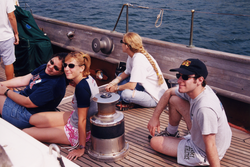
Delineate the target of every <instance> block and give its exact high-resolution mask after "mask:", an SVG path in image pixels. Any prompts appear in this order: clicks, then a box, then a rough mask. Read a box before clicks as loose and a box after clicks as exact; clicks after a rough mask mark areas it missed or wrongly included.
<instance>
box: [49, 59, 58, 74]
mask: <svg viewBox="0 0 250 167" xmlns="http://www.w3.org/2000/svg"><path fill="white" fill-rule="evenodd" d="M49 63H50V64H51V65H54V64H55V63H54V61H53V60H52V59H51V60H50V61H49ZM54 69H55V70H56V71H60V70H59V68H58V67H57V66H56V65H54Z"/></svg>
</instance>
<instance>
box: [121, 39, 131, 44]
mask: <svg viewBox="0 0 250 167" xmlns="http://www.w3.org/2000/svg"><path fill="white" fill-rule="evenodd" d="M120 43H124V44H125V45H128V46H130V45H129V44H127V43H126V42H123V40H122V39H121V40H120Z"/></svg>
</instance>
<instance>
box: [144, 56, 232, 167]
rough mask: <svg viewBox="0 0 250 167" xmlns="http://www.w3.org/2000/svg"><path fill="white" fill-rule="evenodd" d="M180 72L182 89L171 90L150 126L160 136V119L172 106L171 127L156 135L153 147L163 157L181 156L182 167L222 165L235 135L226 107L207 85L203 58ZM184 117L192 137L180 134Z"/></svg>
mask: <svg viewBox="0 0 250 167" xmlns="http://www.w3.org/2000/svg"><path fill="white" fill-rule="evenodd" d="M170 71H177V72H179V73H177V74H176V77H177V78H178V84H179V85H178V86H177V87H173V88H171V89H168V90H167V91H166V92H165V93H164V95H163V96H162V97H161V99H160V101H159V103H158V105H157V107H156V109H155V111H154V113H153V116H152V117H151V119H150V121H149V123H148V130H149V132H150V134H151V135H152V136H154V135H155V130H156V129H157V131H158V132H159V133H160V121H159V117H160V115H161V113H162V111H163V110H164V109H165V108H166V106H167V105H168V106H169V124H168V127H167V128H166V129H165V131H163V132H161V133H160V134H159V135H156V136H154V137H153V138H152V139H151V141H150V145H151V147H152V148H153V149H154V150H156V151H158V152H160V153H163V154H166V155H169V156H172V157H177V162H178V163H179V164H183V165H188V166H199V165H210V166H216V167H218V166H220V160H221V159H222V158H223V156H224V155H225V153H226V151H227V149H228V148H229V146H230V143H231V138H232V132H231V129H230V127H229V125H228V121H227V117H226V114H225V111H224V109H223V106H222V104H221V102H220V100H219V99H218V97H217V96H216V94H215V93H214V91H213V90H212V89H211V88H210V87H209V86H207V85H206V82H205V79H206V77H207V75H208V72H207V68H206V66H205V64H204V63H203V62H201V61H200V60H199V59H187V60H185V61H184V62H183V63H182V64H181V66H180V68H176V69H171V70H170ZM182 117H183V119H184V121H185V123H186V124H187V128H188V130H189V131H190V135H187V136H185V137H184V138H181V137H179V135H178V131H177V130H178V125H179V123H180V120H181V118H182Z"/></svg>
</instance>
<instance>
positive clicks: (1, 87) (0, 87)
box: [0, 83, 8, 95]
mask: <svg viewBox="0 0 250 167" xmlns="http://www.w3.org/2000/svg"><path fill="white" fill-rule="evenodd" d="M7 89H8V88H7V87H6V86H4V85H3V84H2V83H0V95H4V93H5V91H6V90H7Z"/></svg>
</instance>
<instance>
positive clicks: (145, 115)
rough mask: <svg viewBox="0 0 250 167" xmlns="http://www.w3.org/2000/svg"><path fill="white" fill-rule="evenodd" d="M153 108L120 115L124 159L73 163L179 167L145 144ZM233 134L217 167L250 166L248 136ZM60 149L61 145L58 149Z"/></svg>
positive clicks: (66, 104) (66, 106)
mask: <svg viewBox="0 0 250 167" xmlns="http://www.w3.org/2000/svg"><path fill="white" fill-rule="evenodd" d="M4 80H5V73H4V70H3V68H0V81H4ZM73 93H74V88H73V87H72V86H68V87H67V91H66V94H65V99H64V100H63V101H62V102H61V103H60V105H59V106H58V109H59V110H60V111H69V112H70V111H72V110H73V108H72V106H71V98H72V95H73ZM153 111H154V108H134V109H130V110H127V111H124V112H123V113H124V117H125V118H124V121H125V139H126V141H127V142H128V143H129V147H130V150H129V152H130V153H129V154H128V156H127V157H125V158H124V159H122V160H120V161H117V162H112V163H104V162H99V161H96V160H93V159H92V158H90V157H89V156H88V155H87V154H84V155H83V156H82V157H80V158H78V159H77V160H76V161H74V162H75V163H76V164H78V165H80V166H104V167H110V166H112V167H120V166H178V167H179V166H182V165H180V164H177V159H176V158H173V157H169V156H166V155H163V154H160V153H158V152H156V151H154V150H153V149H152V148H151V147H150V144H149V141H148V135H149V132H148V129H147V124H148V121H149V119H150V118H151V116H152V114H153ZM160 121H161V130H164V129H165V127H167V125H168V114H167V111H166V113H163V114H162V115H161V117H160ZM231 129H232V132H233V137H232V142H231V146H230V148H229V149H228V151H227V153H226V155H225V157H224V158H223V159H222V161H221V166H249V164H250V160H249V157H250V134H247V133H245V132H242V131H240V130H238V129H235V128H231ZM178 130H179V131H180V134H181V136H183V135H186V134H187V133H188V131H187V128H186V125H185V122H184V121H183V120H182V121H181V123H180V125H179V129H178ZM88 144H90V143H88ZM59 146H60V147H64V146H65V145H59ZM61 154H62V155H63V156H67V154H68V150H67V149H65V148H61Z"/></svg>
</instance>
